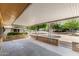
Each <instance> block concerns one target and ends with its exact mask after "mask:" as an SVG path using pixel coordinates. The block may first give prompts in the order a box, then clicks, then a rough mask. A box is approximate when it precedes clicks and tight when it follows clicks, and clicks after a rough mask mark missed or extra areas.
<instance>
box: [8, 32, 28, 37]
mask: <svg viewBox="0 0 79 59" xmlns="http://www.w3.org/2000/svg"><path fill="white" fill-rule="evenodd" d="M21 34H27V33H18V32H9V33H8V34H7V35H8V36H9V35H21Z"/></svg>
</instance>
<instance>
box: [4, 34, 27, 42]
mask: <svg viewBox="0 0 79 59" xmlns="http://www.w3.org/2000/svg"><path fill="white" fill-rule="evenodd" d="M22 38H26V35H25V34H22V35H9V36H7V37H6V39H5V40H4V41H9V40H16V39H22Z"/></svg>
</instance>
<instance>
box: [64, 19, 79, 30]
mask: <svg viewBox="0 0 79 59" xmlns="http://www.w3.org/2000/svg"><path fill="white" fill-rule="evenodd" d="M63 27H64V29H68V30H78V29H79V21H77V20H74V19H73V20H69V21H67V22H65V23H64V24H63Z"/></svg>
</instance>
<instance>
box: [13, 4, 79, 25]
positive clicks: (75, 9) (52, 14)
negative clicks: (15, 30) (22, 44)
mask: <svg viewBox="0 0 79 59" xmlns="http://www.w3.org/2000/svg"><path fill="white" fill-rule="evenodd" d="M73 16H79V4H59V3H58V4H53V3H52V4H49V3H48V4H47V3H43V4H41V3H40V4H38V3H37V4H31V5H30V6H29V7H28V8H27V9H26V10H25V11H24V13H23V14H22V15H21V16H20V17H19V18H18V19H17V20H16V21H15V24H22V25H33V24H38V23H42V22H48V21H54V20H58V19H63V18H69V17H73Z"/></svg>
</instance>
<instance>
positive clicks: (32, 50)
mask: <svg viewBox="0 0 79 59" xmlns="http://www.w3.org/2000/svg"><path fill="white" fill-rule="evenodd" d="M1 48H2V50H1V51H0V56H60V55H59V54H57V53H55V52H52V51H50V50H47V49H45V48H43V47H41V46H39V45H37V44H35V43H33V42H32V41H30V40H29V39H27V40H25V39H22V40H21V39H20V40H14V41H8V42H4V43H2V44H1Z"/></svg>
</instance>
